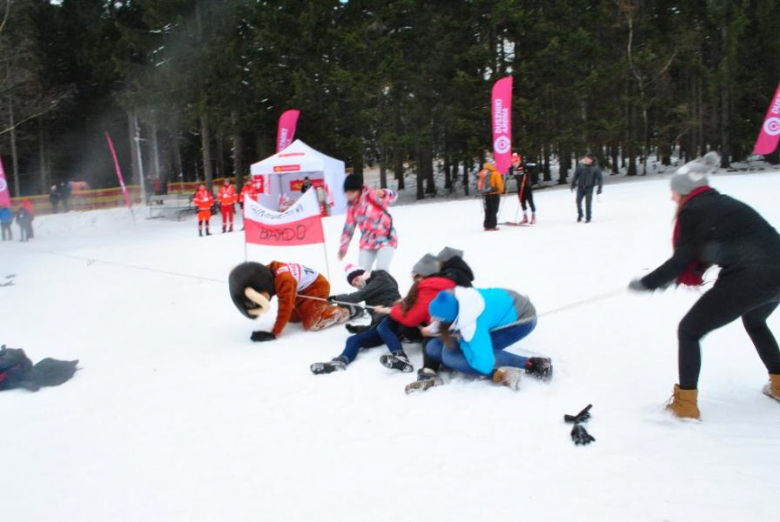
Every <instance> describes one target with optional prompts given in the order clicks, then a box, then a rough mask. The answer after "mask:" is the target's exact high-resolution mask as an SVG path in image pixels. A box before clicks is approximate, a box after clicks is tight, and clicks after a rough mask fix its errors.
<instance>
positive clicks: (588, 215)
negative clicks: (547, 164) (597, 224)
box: [571, 152, 604, 223]
mask: <svg viewBox="0 0 780 522" xmlns="http://www.w3.org/2000/svg"><path fill="white" fill-rule="evenodd" d="M597 184H598V187H599V188H598V191H597V192H596V193H597V194H601V191H602V188H603V186H604V176H603V175H602V174H601V169H599V166H598V163H597V162H596V157H595V156H594V155H593V153H592V152H588V153H586V154H585V157H584V158H582V163H581V164H580V165H577V169H576V170H575V171H574V176H572V178H571V191H572V192H574V189H575V188H576V189H577V223H580V222H582V217H583V216H582V200H583V199H585V223H590V220H591V219H592V217H593V213H592V208H593V189H594V188H595V187H596V185H597Z"/></svg>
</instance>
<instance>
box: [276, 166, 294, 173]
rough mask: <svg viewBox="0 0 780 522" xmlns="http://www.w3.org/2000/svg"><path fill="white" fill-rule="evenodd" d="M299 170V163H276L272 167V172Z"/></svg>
mask: <svg viewBox="0 0 780 522" xmlns="http://www.w3.org/2000/svg"><path fill="white" fill-rule="evenodd" d="M300 170H301V166H300V165H277V166H275V167H274V172H298V171H300Z"/></svg>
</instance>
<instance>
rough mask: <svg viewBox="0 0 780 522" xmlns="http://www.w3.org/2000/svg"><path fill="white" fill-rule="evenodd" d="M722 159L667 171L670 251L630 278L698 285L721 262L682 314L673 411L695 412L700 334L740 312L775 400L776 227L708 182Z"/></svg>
mask: <svg viewBox="0 0 780 522" xmlns="http://www.w3.org/2000/svg"><path fill="white" fill-rule="evenodd" d="M719 163H720V157H719V156H718V155H717V153H714V152H710V153H708V154H707V155H706V156H704V158H702V159H699V160H696V161H693V162H690V163H688V164H686V165H684V166H683V167H681V168H680V169H679V170H678V171H677V172H676V173H675V174H674V175H673V176H672V180H671V185H672V199H673V200H674V201H675V202H676V203H677V222H676V225H675V230H674V238H673V242H674V254H673V255H672V257H671V259H669V260H668V261H667V262H666V263H664V264H663V265H661V266H660V267H658V268H657V269H656V270H655V271H653V272H652V273H650V274H648V275H647V276H645V277H643V278H642V279H637V280H634V281H632V282H631V284H630V285H629V288H630V289H632V290H636V291H653V290H655V289H657V288H665V287H666V286H668V285H669V284H671V283H672V282H674V281H676V282H677V284H684V285H688V286H698V285H701V284H702V276H703V274H704V271H706V270H707V268H709V267H710V266H712V265H718V266H720V267H721V271H720V274H719V276H718V279H717V281H716V282H715V284H714V286H713V287H712V289H711V290H709V291H708V292H706V293H705V294H704V295H703V296H702V297H701V298H700V299H699V300H698V301H697V302H696V304H695V305H694V306H693V307H692V308H691V310H690V311H689V312H688V313H687V314H686V315H685V317H683V319H682V321H681V322H680V326H679V329H678V339H679V354H678V357H679V377H680V383H679V384H676V385H675V387H674V396H673V398H672V400H671V402H670V403H669V404H668V405H667V409H669V410H670V411H671V412H672V413H673V414H674V415H676V416H677V417H684V418H695V419H698V418H699V417H700V412H699V408H698V404H697V398H698V397H697V395H698V390H697V385H698V379H699V371H700V369H701V352H700V347H699V341H700V340H701V338H702V337H704V336H705V335H707V334H708V333H710V332H711V331H713V330H716V329H718V328H720V327H722V326H725V325H727V324H729V323H730V322H732V321H734V320H736V319H739V318H740V317H741V318H742V323H743V325H744V326H745V330H746V331H747V333H748V335H749V336H750V339H751V340H752V341H753V344H754V345H755V347H756V351H757V352H758V355H759V356H760V357H761V360H762V362H763V363H764V365H765V366H766V369H767V371H768V372H769V379H770V382H769V384H768V385H767V386H765V387H764V393H765V394H766V395H768V396H769V397H771V398H773V399H775V400H778V401H780V349H778V345H777V341H776V340H775V338H774V336H773V335H772V332H771V331H770V330H769V327H768V326H767V324H766V320H767V318H768V317H769V316H770V315H771V314H772V312H774V311H775V309H776V308H777V306H778V304H779V303H780V235H778V233H777V231H776V230H775V229H774V228H772V226H771V225H769V223H767V222H766V220H764V218H762V217H761V216H760V215H759V214H758V213H757V212H756V211H755V210H753V209H752V208H751V207H749V206H748V205H746V204H744V203H742V202H740V201H737V200H735V199H733V198H730V197H729V196H725V195H723V194H720V193H719V192H718V191H716V190H714V189H712V188H711V187H710V186H709V181H708V179H707V174H708V173H709V172H711V171H712V170H713V169H714V168H715V167H716V166H717V165H718V164H719Z"/></svg>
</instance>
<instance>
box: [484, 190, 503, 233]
mask: <svg viewBox="0 0 780 522" xmlns="http://www.w3.org/2000/svg"><path fill="white" fill-rule="evenodd" d="M500 204H501V195H500V194H488V195H487V196H485V222H484V223H483V225H484V227H485V228H496V226H497V225H498V206H499V205H500Z"/></svg>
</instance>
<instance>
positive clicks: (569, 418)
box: [563, 404, 593, 424]
mask: <svg viewBox="0 0 780 522" xmlns="http://www.w3.org/2000/svg"><path fill="white" fill-rule="evenodd" d="M592 407H593V405H592V404H588V405H587V406H585V408H583V409H582V411H581V412H579V413H578V414H577V415H564V416H563V420H564V421H566V422H573V423H575V424H576V423H580V422H586V421H587V420H588V419H590V409H591V408H592Z"/></svg>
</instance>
